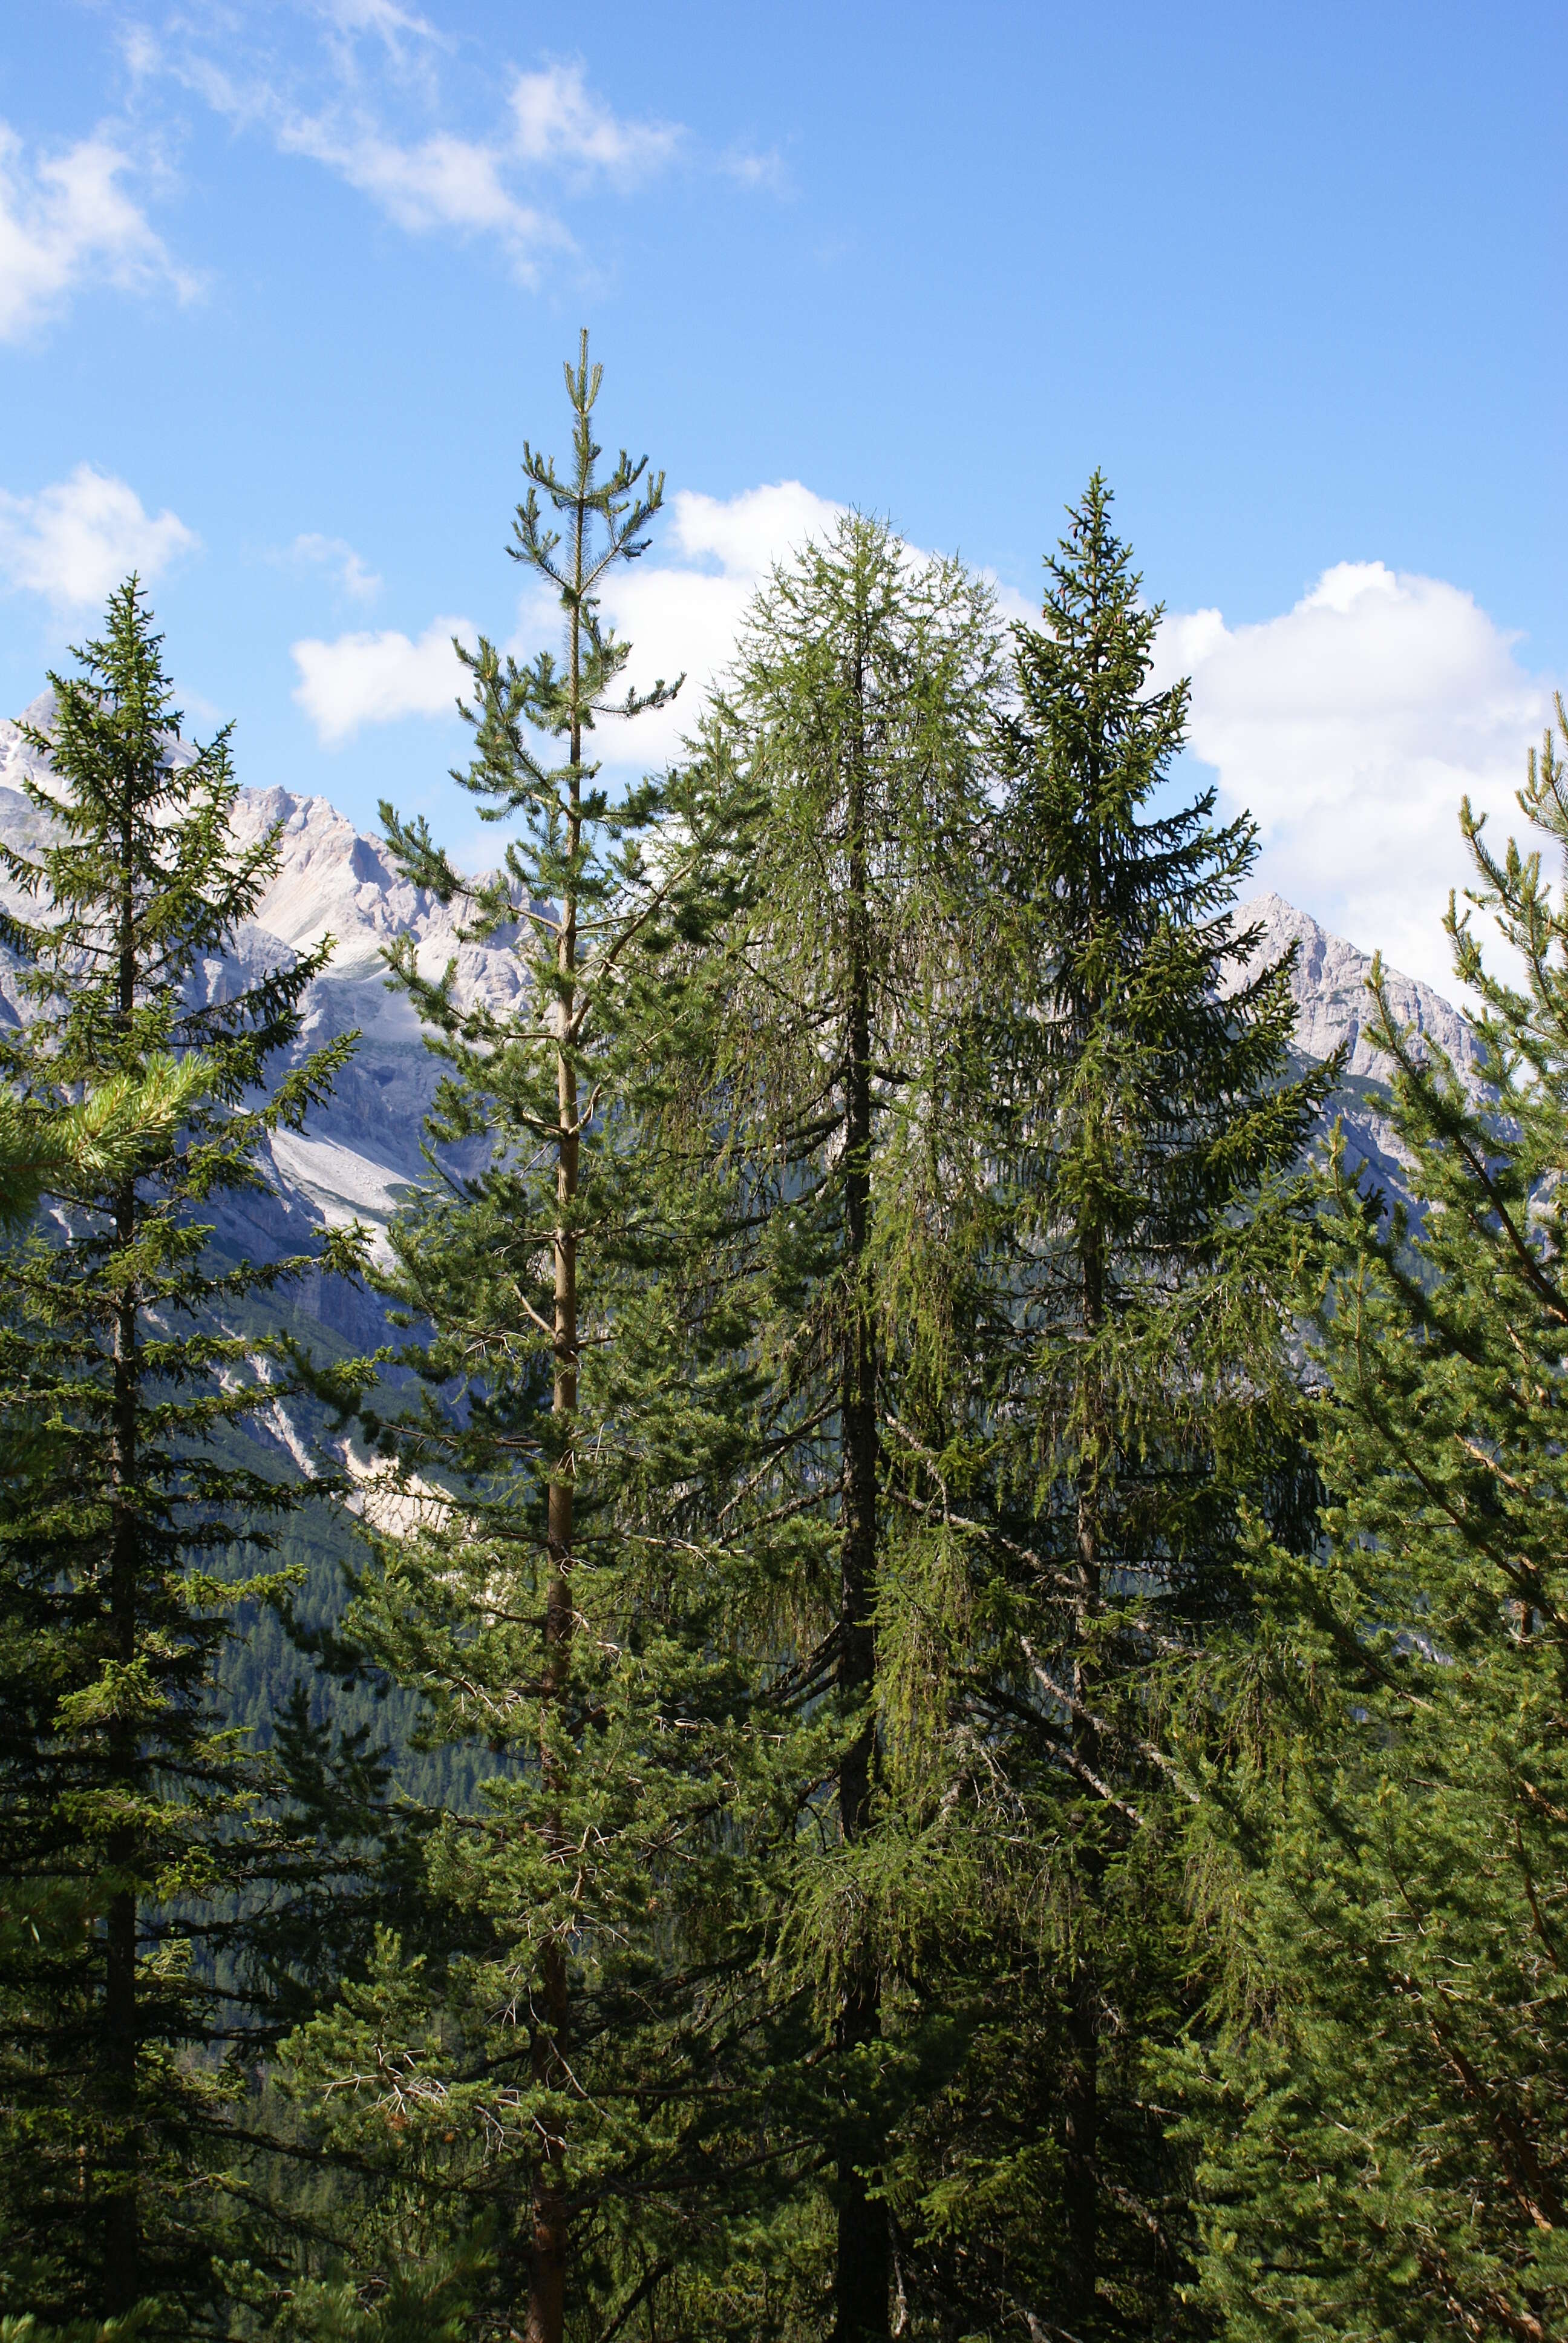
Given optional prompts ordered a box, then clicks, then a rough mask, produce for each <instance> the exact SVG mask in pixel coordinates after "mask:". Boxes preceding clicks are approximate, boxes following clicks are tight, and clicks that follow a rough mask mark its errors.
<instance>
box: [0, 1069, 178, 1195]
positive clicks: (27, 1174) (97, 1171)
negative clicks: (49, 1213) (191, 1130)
mask: <svg viewBox="0 0 1568 2343" xmlns="http://www.w3.org/2000/svg"><path fill="white" fill-rule="evenodd" d="M205 1084H206V1067H205V1066H204V1065H203V1064H202V1061H201V1060H200V1059H199V1058H195V1057H192V1058H186V1060H184V1061H183V1062H182V1061H176V1060H175V1059H173V1058H165V1059H163V1060H161V1061H159V1060H155V1061H153V1062H152V1063H151V1064H149V1066H148V1067H147V1070H146V1075H145V1076H144V1078H143V1079H142V1080H141V1081H129V1080H128V1079H127V1078H126V1077H125V1076H124V1075H116V1076H115V1077H114V1078H113V1079H112V1080H111V1081H106V1082H104V1083H101V1084H100V1085H99V1086H98V1088H97V1089H96V1090H95V1091H92V1092H91V1093H90V1095H88V1096H87V1097H85V1098H84V1099H83V1100H81V1101H80V1102H79V1103H78V1104H76V1105H74V1106H54V1105H49V1104H45V1103H44V1102H42V1101H38V1100H36V1099H35V1100H31V1101H28V1102H26V1103H25V1104H24V1103H23V1102H22V1101H19V1100H17V1099H14V1098H0V1226H5V1227H7V1228H15V1226H16V1225H17V1223H18V1222H25V1221H26V1220H27V1219H29V1218H30V1217H31V1215H32V1214H33V1213H34V1212H35V1211H36V1210H37V1207H38V1202H39V1200H40V1198H41V1197H42V1195H43V1193H44V1191H45V1187H53V1188H55V1190H56V1191H58V1190H60V1189H61V1188H67V1189H68V1188H72V1187H76V1188H80V1187H82V1186H83V1185H84V1184H91V1185H94V1186H99V1185H101V1184H102V1183H103V1182H114V1181H116V1180H118V1179H120V1178H123V1177H124V1175H125V1173H126V1172H127V1171H129V1170H130V1169H131V1168H132V1167H133V1166H134V1165H135V1164H136V1163H137V1162H138V1161H140V1160H141V1158H142V1157H143V1156H144V1155H145V1154H146V1152H147V1151H148V1150H149V1149H156V1147H157V1146H158V1144H159V1143H160V1142H161V1141H164V1140H166V1139H167V1138H170V1137H172V1136H173V1134H174V1133H175V1132H176V1131H178V1130H179V1128H180V1127H181V1125H182V1124H183V1123H184V1121H186V1116H187V1115H188V1113H189V1112H190V1110H191V1109H192V1107H193V1106H194V1105H195V1103H196V1100H197V1099H198V1098H199V1097H200V1096H201V1094H202V1091H203V1088H204V1086H205Z"/></svg>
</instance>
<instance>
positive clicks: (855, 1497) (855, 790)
mask: <svg viewBox="0 0 1568 2343" xmlns="http://www.w3.org/2000/svg"><path fill="white" fill-rule="evenodd" d="M866 885H867V867H866V793H865V774H864V768H863V765H862V764H861V762H860V760H859V759H858V758H857V759H856V761H855V763H854V765H853V767H852V769H851V773H850V784H849V1064H848V1069H847V1097H846V1101H845V1107H846V1112H845V1126H844V1158H845V1182H844V1189H845V1203H844V1209H845V1221H846V1236H847V1240H848V1244H847V1252H848V1259H847V1262H846V1274H847V1277H848V1279H849V1294H850V1308H849V1332H848V1336H847V1340H846V1342H845V1353H844V1384H843V1425H842V1440H843V1495H842V1501H841V1502H842V1507H843V1546H842V1554H841V1560H840V1565H839V1567H840V1584H839V1685H840V1688H841V1690H842V1692H843V1694H844V1695H845V1699H846V1702H847V1703H848V1702H851V1701H853V1702H859V1701H869V1698H870V1695H871V1694H872V1692H873V1690H874V1687H875V1684H876V1673H877V1644H876V1629H875V1626H874V1624H873V1614H874V1612H875V1607H876V1594H877V1587H876V1576H877V1391H876V1339H875V1329H874V1327H873V1324H872V1318H871V1310H870V1301H869V1295H868V1293H867V1292H866V1290H865V1277H866V1272H867V1252H868V1246H869V1237H870V1221H871V997H870V995H871V982H870V953H869V934H868V924H869V915H868V910H867V904H866ZM875 1765H876V1725H875V1721H874V1718H873V1717H872V1716H871V1715H869V1714H868V1715H867V1719H866V1723H865V1725H864V1726H863V1728H862V1730H861V1731H860V1732H859V1734H858V1735H857V1736H856V1738H855V1740H854V1742H853V1743H852V1745H850V1747H849V1750H848V1751H847V1752H846V1753H845V1755H844V1759H843V1762H842V1764H841V1765H840V1767H839V1822H840V1826H841V1827H842V1830H843V1833H844V1836H845V1839H846V1840H847V1841H848V1842H849V1843H850V1844H851V1845H852V1844H853V1843H854V1841H855V1840H856V1839H858V1838H859V1837H861V1836H862V1835H864V1833H865V1831H866V1829H867V1828H868V1826H869V1821H870V1806H871V1792H872V1787H873V1783H874V1778H875ZM880 2026H881V2013H880V1994H879V1982H878V1977H877V1972H876V1966H875V1956H874V1952H873V1950H872V1949H871V1948H870V1947H866V1948H865V1949H864V1950H863V1951H862V1952H861V1954H860V1956H859V1961H858V1965H857V1971H856V1972H854V1973H852V1974H851V1978H850V1982H849V1986H848V1987H847V1988H846V1991H845V1994H844V1998H843V2003H842V2006H841V2007H840V2010H839V2022H838V2029H837V2035H838V2047H839V2051H840V2053H843V2054H848V2053H853V2052H854V2051H855V2050H858V2049H860V2048H863V2047H864V2046H866V2045H867V2044H869V2043H871V2042H874V2041H875V2040H876V2039H877V2036H878V2035H879V2031H880ZM877 2147H878V2143H877V2141H876V2140H875V2139H874V2138H872V2137H869V2135H868V2133H867V2131H866V2129H865V2127H863V2126H861V2125H859V2124H853V2125H850V2126H849V2127H846V2130H845V2133H844V2135H843V2136H842V2137H841V2138H840V2141H839V2152H838V2159H837V2162H838V2172H837V2183H838V2187H837V2195H838V2253H837V2260H836V2265H835V2312H836V2317H835V2322H834V2329H833V2333H834V2343H875V2338H885V2337H886V2336H887V2335H888V2332H889V2302H888V2297H889V2287H890V2279H891V2261H890V2246H889V2236H888V2215H887V2208H886V2207H885V2206H884V2205H882V2204H880V2203H879V2202H877V2201H875V2200H874V2199H873V2198H872V2197H870V2195H869V2187H870V2182H871V2178H872V2177H874V2169H875V2165H876V2162H877V2160H878V2158H877Z"/></svg>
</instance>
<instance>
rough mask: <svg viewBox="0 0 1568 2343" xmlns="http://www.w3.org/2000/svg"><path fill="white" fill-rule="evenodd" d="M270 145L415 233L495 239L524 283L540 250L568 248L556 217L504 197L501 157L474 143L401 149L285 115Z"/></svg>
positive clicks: (371, 134)
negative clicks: (334, 178) (332, 177)
mask: <svg viewBox="0 0 1568 2343" xmlns="http://www.w3.org/2000/svg"><path fill="white" fill-rule="evenodd" d="M277 142H278V145H279V146H281V147H282V148H283V149H284V151H285V152H286V153H288V154H296V155H307V156H310V157H311V158H312V159H313V160H314V161H316V162H317V163H324V164H326V165H327V167H328V168H329V169H331V170H334V171H336V172H337V174H338V176H340V177H341V178H344V179H347V182H348V184H349V186H351V187H357V188H358V189H359V191H360V193H361V194H363V195H367V196H371V197H372V198H373V199H374V200H375V201H376V202H377V203H378V204H379V205H380V206H381V208H382V210H383V211H384V212H386V214H387V216H388V218H390V219H392V220H393V221H395V222H396V224H397V226H399V227H402V228H407V229H408V230H409V231H410V232H412V233H413V234H415V235H422V234H425V233H427V232H428V231H429V230H431V229H435V228H456V229H457V230H458V231H459V233H462V234H469V235H471V234H485V235H493V236H498V237H499V238H500V239H501V241H502V242H503V243H504V244H505V245H506V246H508V249H509V250H510V252H511V255H512V259H513V264H514V266H516V267H517V269H518V274H519V276H521V277H523V279H524V281H525V282H528V283H531V282H533V280H534V278H535V276H536V274H537V266H538V257H539V256H540V255H541V254H542V253H544V252H547V251H550V250H556V251H562V250H569V249H570V248H571V241H572V240H571V237H570V236H568V233H567V231H566V229H565V228H564V227H563V226H561V225H560V222H559V221H558V220H557V219H555V218H553V217H552V216H551V215H550V214H549V213H548V212H542V211H540V210H538V208H537V207H536V206H534V205H532V204H527V203H523V202H521V201H519V200H518V197H517V196H515V195H514V194H513V193H512V191H511V189H510V188H509V187H508V185H507V182H506V177H505V165H506V158H505V156H503V155H502V154H501V153H499V152H498V150H497V149H496V148H494V147H491V146H483V145H480V144H478V143H477V142H476V141H475V140H472V139H467V138H455V137H452V136H448V135H447V134H446V133H442V134H441V135H439V136H436V137H431V138H426V139H423V140H421V141H420V142H419V143H418V144H417V146H399V145H398V144H397V141H396V140H394V139H390V138H387V137H384V136H382V135H381V134H380V132H379V131H377V130H374V129H371V128H367V127H365V126H356V127H354V128H352V129H347V130H346V129H344V128H343V127H341V126H338V125H337V124H335V123H334V122H333V121H332V120H331V119H330V118H328V117H327V116H306V115H292V116H288V117H287V118H286V120H285V121H284V122H282V123H281V124H280V125H279V127H278V131H277Z"/></svg>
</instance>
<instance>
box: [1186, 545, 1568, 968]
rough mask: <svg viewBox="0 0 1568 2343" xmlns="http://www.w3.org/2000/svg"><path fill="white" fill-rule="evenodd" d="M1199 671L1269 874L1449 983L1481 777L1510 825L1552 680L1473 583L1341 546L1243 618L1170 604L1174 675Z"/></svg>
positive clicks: (1196, 734) (1228, 789)
mask: <svg viewBox="0 0 1568 2343" xmlns="http://www.w3.org/2000/svg"><path fill="white" fill-rule="evenodd" d="M1179 674H1190V675H1191V678H1192V717H1191V746H1192V749H1193V751H1194V753H1195V754H1196V755H1197V756H1198V757H1199V758H1200V759H1201V760H1202V761H1203V762H1204V763H1205V764H1208V765H1211V766H1212V767H1213V768H1214V770H1215V772H1216V774H1217V776H1218V779H1219V787H1220V793H1221V801H1222V804H1223V806H1224V808H1225V809H1226V810H1227V811H1235V810H1237V809H1241V808H1242V807H1248V808H1250V809H1251V811H1252V813H1253V815H1254V816H1255V817H1256V819H1257V821H1258V824H1259V828H1260V830H1261V845H1262V852H1261V857H1260V861H1259V866H1258V879H1259V882H1260V883H1261V885H1263V886H1267V887H1273V888H1276V889H1277V890H1278V891H1279V892H1280V893H1281V894H1282V895H1284V896H1286V897H1287V898H1288V899H1289V900H1291V901H1292V902H1294V903H1296V904H1299V905H1300V906H1301V907H1302V910H1309V911H1311V912H1312V913H1313V914H1314V916H1315V917H1317V918H1318V919H1320V920H1322V921H1323V922H1324V924H1325V925H1327V926H1329V927H1331V928H1332V929H1334V930H1336V931H1337V932H1339V933H1340V934H1342V935H1345V936H1348V937H1349V938H1350V939H1351V940H1352V942H1354V943H1357V944H1360V945H1362V947H1363V948H1365V949H1368V950H1370V949H1372V948H1373V947H1380V948H1381V949H1382V950H1383V951H1384V952H1385V953H1386V954H1387V957H1388V958H1389V960H1391V961H1392V963H1393V964H1394V965H1395V966H1397V967H1399V968H1402V969H1403V970H1407V971H1408V972H1409V973H1410V974H1412V975H1414V976H1420V977H1424V978H1425V979H1426V980H1427V981H1428V982H1430V983H1432V984H1434V985H1437V986H1438V987H1439V988H1440V989H1441V988H1445V987H1447V988H1451V987H1452V975H1451V971H1450V969H1449V964H1448V955H1447V950H1446V947H1445V944H1444V940H1443V937H1442V927H1441V920H1442V910H1443V908H1444V906H1445V904H1446V902H1447V900H1448V890H1449V889H1450V887H1458V888H1461V889H1462V888H1463V886H1464V885H1465V884H1466V882H1467V880H1468V878H1469V876H1470V866H1469V862H1468V858H1467V857H1466V854H1465V852H1464V848H1463V844H1462V840H1461V838H1460V835H1459V826H1458V822H1457V820H1456V815H1457V812H1458V808H1459V802H1460V799H1461V798H1462V797H1463V796H1464V795H1466V793H1468V795H1469V797H1470V799H1471V802H1472V804H1473V805H1474V806H1475V807H1476V808H1477V809H1478V810H1482V809H1484V810H1485V811H1486V812H1487V813H1488V814H1489V815H1490V817H1491V823H1490V827H1491V828H1492V829H1493V831H1494V832H1495V833H1496V834H1497V835H1498V836H1499V837H1500V838H1501V837H1503V836H1506V834H1507V832H1508V830H1510V829H1511V828H1513V829H1517V828H1518V826H1519V819H1520V817H1519V810H1518V808H1517V806H1516V805H1515V804H1514V802H1513V792H1514V790H1515V789H1517V787H1518V785H1519V782H1520V780H1521V779H1522V778H1523V762H1524V754H1525V750H1526V748H1527V747H1528V745H1529V743H1530V742H1531V741H1532V739H1534V738H1535V737H1536V736H1537V735H1538V734H1539V733H1540V731H1541V729H1542V727H1543V724H1544V723H1545V721H1546V718H1547V714H1548V710H1549V706H1550V693H1549V690H1548V688H1547V685H1546V683H1545V682H1544V680H1543V679H1542V678H1540V677H1538V676H1534V675H1532V674H1531V673H1529V672H1528V671H1527V669H1524V668H1523V666H1522V665H1521V664H1520V661H1519V659H1518V657H1517V655H1516V649H1515V639H1514V638H1512V637H1511V636H1509V635H1507V634H1506V633H1504V632H1503V629H1502V628H1499V627H1498V626H1497V624H1496V623H1495V621H1494V620H1493V618H1490V617H1489V616H1488V615H1487V613H1486V612H1485V611H1484V610H1483V609H1482V608H1480V607H1479V605H1478V604H1477V603H1476V601H1475V599H1474V598H1473V596H1472V595H1469V594H1466V593H1464V592H1463V591H1462V589H1461V588H1458V587H1456V586H1451V585H1447V584H1445V583H1443V581H1442V580H1441V579H1439V578H1422V577H1415V576H1410V575H1406V574H1404V573H1402V572H1395V571H1393V570H1391V569H1389V568H1385V567H1384V565H1383V564H1382V562H1381V561H1346V562H1340V563H1338V564H1336V566H1335V567H1334V568H1332V569H1328V570H1325V571H1324V573H1323V575H1322V578H1319V579H1318V581H1317V583H1316V585H1315V586H1313V587H1312V590H1311V591H1310V592H1309V593H1307V594H1305V595H1303V596H1302V599H1301V600H1300V601H1299V602H1298V603H1297V604H1296V605H1295V607H1294V608H1293V609H1291V610H1287V611H1285V612H1284V613H1283V614H1282V616H1280V617H1278V618H1270V619H1267V620H1265V621H1263V622H1261V623H1260V624H1257V625H1251V626H1238V627H1234V628H1232V627H1229V626H1227V625H1226V623H1225V620H1224V618H1223V617H1222V615H1221V612H1220V611H1218V610H1195V611H1190V612H1187V613H1185V614H1181V615H1174V616H1172V617H1171V618H1167V619H1166V621H1165V623H1164V625H1163V627H1162V628H1161V637H1160V645H1159V668H1158V679H1159V680H1161V681H1165V680H1169V679H1171V677H1173V676H1175V675H1179Z"/></svg>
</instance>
